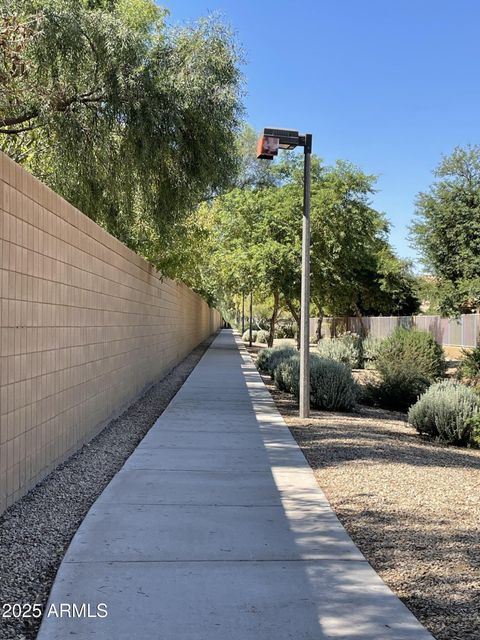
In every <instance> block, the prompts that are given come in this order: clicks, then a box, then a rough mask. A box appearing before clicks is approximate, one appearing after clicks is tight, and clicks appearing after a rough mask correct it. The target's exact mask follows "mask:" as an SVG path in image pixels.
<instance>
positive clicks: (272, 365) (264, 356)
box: [257, 346, 298, 378]
mask: <svg viewBox="0 0 480 640" xmlns="http://www.w3.org/2000/svg"><path fill="white" fill-rule="evenodd" d="M295 354H298V351H297V350H296V349H295V348H294V347H288V346H285V347H284V346H279V347H272V348H271V349H263V351H262V352H261V353H260V354H259V355H258V359H257V367H258V368H259V369H260V371H263V372H264V373H269V374H270V375H271V376H272V378H273V374H274V371H275V369H276V368H277V367H278V365H279V364H280V363H281V362H283V361H284V360H287V359H288V358H290V357H291V356H293V355H295Z"/></svg>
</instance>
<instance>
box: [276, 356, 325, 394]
mask: <svg viewBox="0 0 480 640" xmlns="http://www.w3.org/2000/svg"><path fill="white" fill-rule="evenodd" d="M316 359H319V357H318V356H317V355H315V354H310V368H312V366H313V362H314V360H316ZM273 377H274V380H275V385H276V386H277V389H280V391H288V393H293V395H294V396H296V397H298V389H299V385H300V354H299V353H298V351H296V352H295V354H294V355H292V356H290V357H289V358H285V359H284V360H282V362H280V363H279V364H278V365H277V366H276V367H275V369H274V373H273Z"/></svg>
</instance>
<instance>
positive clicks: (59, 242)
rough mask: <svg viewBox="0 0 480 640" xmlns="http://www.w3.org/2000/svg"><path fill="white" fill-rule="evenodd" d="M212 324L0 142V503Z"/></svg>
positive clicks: (185, 293) (199, 307)
mask: <svg viewBox="0 0 480 640" xmlns="http://www.w3.org/2000/svg"><path fill="white" fill-rule="evenodd" d="M219 326H220V315H219V313H218V312H217V311H215V310H213V309H210V308H209V307H208V305H207V304H206V303H205V301H204V300H203V299H202V298H201V297H200V296H198V295H197V294H195V293H194V292H193V291H191V290H190V289H188V288H187V287H186V286H184V285H182V284H178V283H176V282H173V281H172V280H168V279H162V278H161V276H160V274H158V273H157V272H156V271H155V270H154V269H153V268H152V267H151V266H150V265H149V264H148V263H147V262H145V260H143V259H142V258H140V257H139V256H138V255H136V254H135V253H133V252H132V251H130V250H129V249H127V247H125V246H124V245H123V244H122V243H121V242H119V241H118V240H116V239H115V238H114V237H112V236H111V235H109V234H108V233H107V232H106V231H104V230H103V229H102V228H100V227H99V226H98V225H97V224H95V223H94V222H93V221H92V220H90V219H89V218H88V217H87V216H85V215H84V214H82V213H81V212H80V211H78V210H77V209H75V208H74V207H73V206H71V205H70V204H69V203H68V202H66V201H65V200H63V199H62V198H61V197H60V196H58V195H57V194H56V193H54V192H53V191H51V190H50V189H49V188H47V187H46V186H45V185H43V184H42V183H41V182H39V181H38V180H36V179H35V178H34V177H33V176H31V175H30V174H29V173H28V172H26V171H25V170H24V169H22V168H21V167H20V166H19V165H17V164H15V163H14V162H12V161H11V160H10V159H9V158H7V156H5V155H4V154H2V153H1V152H0V334H1V335H0V360H1V366H0V512H2V511H3V510H4V509H5V508H6V507H8V506H9V505H11V504H12V503H13V502H14V501H15V500H17V499H18V498H19V497H20V496H22V495H23V494H25V493H26V492H27V491H28V490H29V489H30V488H31V487H33V486H34V485H35V484H36V483H37V482H38V481H39V480H41V479H42V478H43V477H45V475H47V474H48V473H49V472H50V471H51V470H52V469H54V468H55V467H56V466H57V465H58V464H59V463H60V462H61V461H62V460H64V459H65V458H67V457H68V456H69V455H71V454H72V453H73V452H74V451H76V450H77V449H78V448H79V447H80V446H81V445H82V444H83V443H85V442H86V441H88V440H89V439H91V438H92V437H93V436H95V435H96V434H97V433H98V432H99V431H100V430H101V428H102V427H103V426H104V425H105V423H106V422H107V421H108V420H109V419H111V418H113V417H114V416H115V415H116V414H118V413H119V411H121V410H122V409H123V408H125V407H126V406H127V405H128V404H129V403H131V402H132V401H133V400H134V399H135V398H136V397H137V396H138V395H139V394H140V393H141V392H142V390H144V389H145V388H146V387H147V386H148V385H149V384H151V383H153V382H154V381H155V380H156V379H158V378H160V377H161V376H162V375H165V374H166V372H167V371H168V370H169V369H171V368H172V367H173V366H174V365H175V364H177V363H178V362H179V361H180V360H182V358H184V357H185V356H186V355H187V354H188V353H189V352H190V351H191V350H192V349H193V348H194V347H195V346H197V345H198V344H199V343H200V342H201V341H202V340H204V339H205V338H206V337H207V336H209V335H210V334H212V333H213V332H214V331H215V330H216V329H217V328H218V327H219Z"/></svg>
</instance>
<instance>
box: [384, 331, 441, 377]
mask: <svg viewBox="0 0 480 640" xmlns="http://www.w3.org/2000/svg"><path fill="white" fill-rule="evenodd" d="M400 363H401V364H402V372H404V373H405V372H407V371H408V370H409V369H411V370H412V372H414V373H415V375H418V376H420V377H422V378H426V379H427V380H430V382H433V381H435V380H436V379H437V378H440V377H441V376H443V375H444V373H445V368H446V363H445V356H444V353H443V349H442V347H441V346H440V345H439V344H438V343H437V342H436V341H435V338H434V337H433V336H432V334H431V333H429V332H428V331H418V330H415V329H414V330H408V329H404V328H402V327H400V328H399V329H397V330H396V331H395V332H394V333H393V334H392V335H391V336H389V337H388V338H386V339H385V340H384V341H383V344H382V345H381V347H380V349H379V352H378V355H377V358H376V368H377V370H378V371H379V372H380V374H381V375H382V378H385V377H386V376H388V375H390V373H391V371H392V367H394V366H397V365H399V364H400ZM402 375H403V373H402Z"/></svg>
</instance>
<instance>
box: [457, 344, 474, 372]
mask: <svg viewBox="0 0 480 640" xmlns="http://www.w3.org/2000/svg"><path fill="white" fill-rule="evenodd" d="M462 355H463V360H462V362H461V364H460V366H459V368H458V371H457V377H458V378H470V379H472V378H479V377H480V347H476V348H475V349H469V350H467V349H462Z"/></svg>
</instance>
